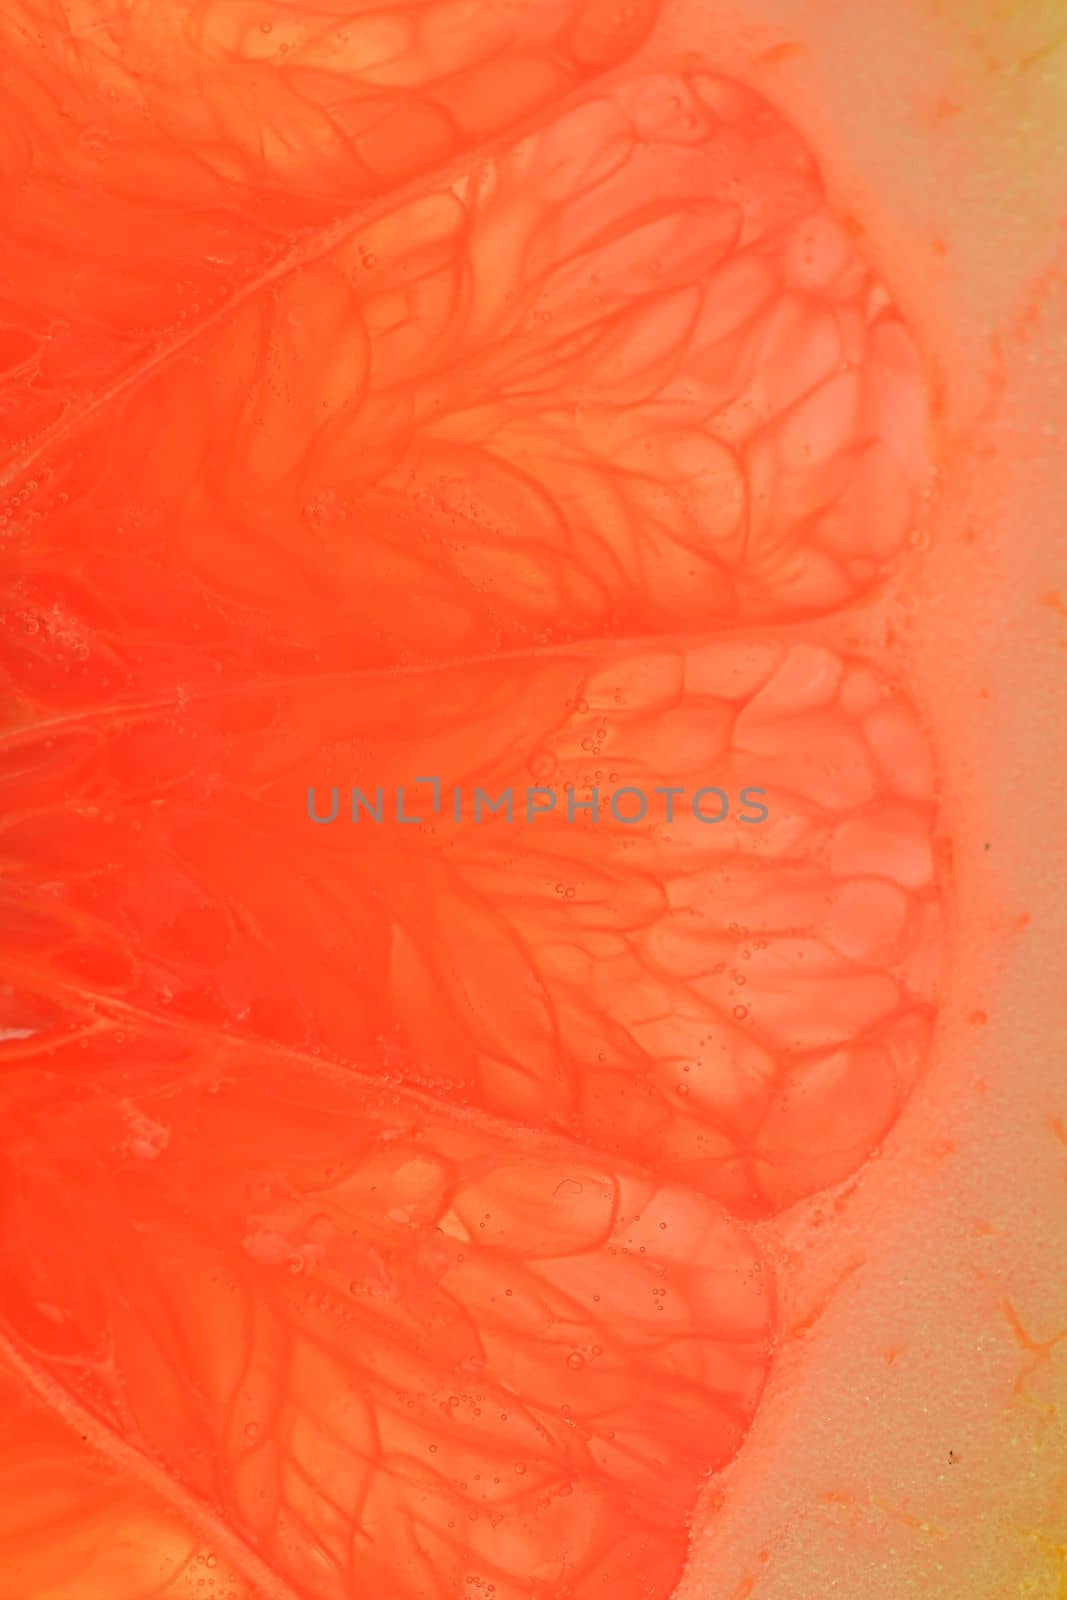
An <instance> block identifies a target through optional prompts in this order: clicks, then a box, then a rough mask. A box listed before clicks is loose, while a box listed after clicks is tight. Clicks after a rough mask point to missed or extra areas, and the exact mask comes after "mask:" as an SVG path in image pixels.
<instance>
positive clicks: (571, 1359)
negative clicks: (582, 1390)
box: [567, 1350, 585, 1372]
mask: <svg viewBox="0 0 1067 1600" xmlns="http://www.w3.org/2000/svg"><path fill="white" fill-rule="evenodd" d="M567 1365H568V1367H570V1369H571V1371H572V1372H581V1370H582V1368H583V1367H584V1366H585V1357H584V1356H583V1355H582V1352H581V1351H580V1350H572V1351H571V1353H570V1355H569V1356H568V1357H567Z"/></svg>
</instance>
